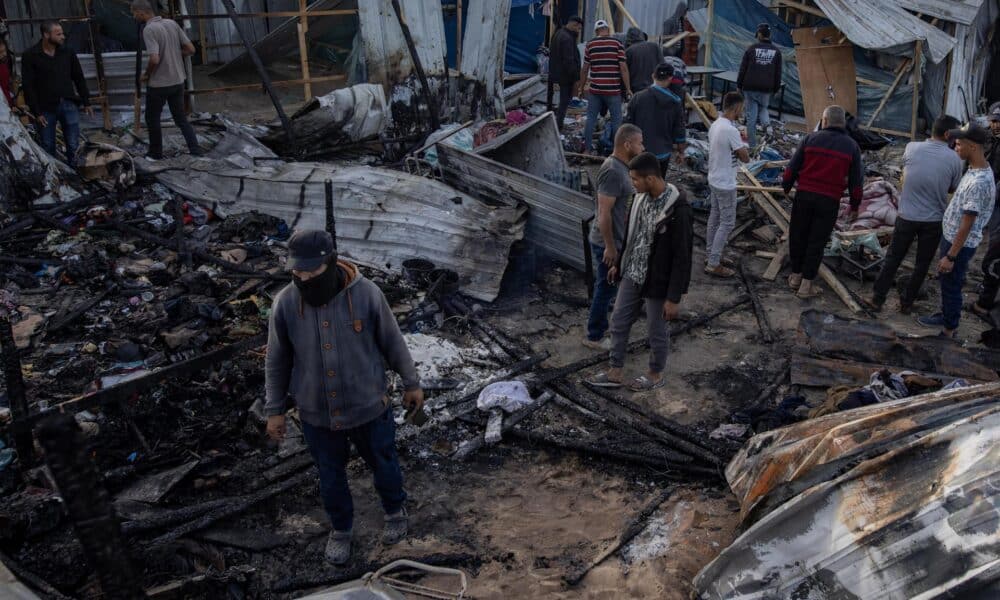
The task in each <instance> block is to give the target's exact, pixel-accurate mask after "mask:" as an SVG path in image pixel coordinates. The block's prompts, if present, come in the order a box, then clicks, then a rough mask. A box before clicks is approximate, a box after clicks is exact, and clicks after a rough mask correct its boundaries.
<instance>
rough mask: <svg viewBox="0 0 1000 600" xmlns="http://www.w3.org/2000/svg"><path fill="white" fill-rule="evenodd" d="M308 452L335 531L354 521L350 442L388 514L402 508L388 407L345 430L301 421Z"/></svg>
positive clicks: (399, 472) (403, 495) (400, 478)
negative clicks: (368, 470)
mask: <svg viewBox="0 0 1000 600" xmlns="http://www.w3.org/2000/svg"><path fill="white" fill-rule="evenodd" d="M302 435H303V436H304V437H305V440H306V445H307V446H309V453H310V454H312V457H313V460H315V461H316V467H317V468H318V469H319V493H320V496H321V497H322V499H323V507H324V508H325V509H326V514H327V515H328V516H329V517H330V524H331V525H333V528H334V530H336V531H349V530H350V529H351V527H352V525H353V523H354V501H353V499H352V498H351V488H350V486H349V485H348V483H347V461H348V460H349V459H350V457H351V444H352V443H353V444H354V447H355V448H357V449H358V454H360V455H361V458H362V459H364V461H365V462H366V463H368V466H369V467H370V468H371V469H372V471H373V472H374V474H375V489H376V490H377V491H378V495H379V497H380V498H381V499H382V508H383V509H384V510H385V513H386V514H387V515H390V514H393V513H397V512H399V511H400V509H402V508H403V502H404V501H405V500H406V492H404V491H403V472H402V470H401V469H400V468H399V456H397V454H396V422H395V421H393V420H392V410H391V409H387V410H386V411H385V412H384V413H382V414H381V415H380V416H378V417H376V418H375V419H374V420H372V421H369V422H368V423H365V424H364V425H360V426H358V427H355V428H354V429H348V430H346V431H334V430H332V429H327V428H325V427H315V426H313V425H309V424H308V423H305V422H303V423H302Z"/></svg>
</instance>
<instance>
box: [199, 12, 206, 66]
mask: <svg viewBox="0 0 1000 600" xmlns="http://www.w3.org/2000/svg"><path fill="white" fill-rule="evenodd" d="M197 10H198V14H201V13H203V12H205V0H198V4H197ZM198 40H199V41H200V42H201V64H202V65H207V64H208V37H207V36H206V34H205V23H204V22H201V23H198Z"/></svg>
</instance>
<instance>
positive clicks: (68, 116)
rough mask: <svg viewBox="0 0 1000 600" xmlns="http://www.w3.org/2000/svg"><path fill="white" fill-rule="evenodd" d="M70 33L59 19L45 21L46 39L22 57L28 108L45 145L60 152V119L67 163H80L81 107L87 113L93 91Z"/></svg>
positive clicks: (23, 80) (43, 31)
mask: <svg viewBox="0 0 1000 600" xmlns="http://www.w3.org/2000/svg"><path fill="white" fill-rule="evenodd" d="M65 43H66V34H65V33H63V28H62V26H61V25H60V24H59V23H57V22H56V21H46V22H44V23H42V39H41V41H39V42H38V43H37V44H35V45H34V46H32V47H31V48H30V49H29V50H28V51H27V52H25V53H24V56H22V57H21V87H22V89H24V100H25V102H26V103H27V104H28V110H30V111H31V114H33V115H34V117H35V122H36V123H37V124H38V126H39V127H41V130H42V148H45V151H46V152H48V153H49V154H51V155H52V156H55V155H56V123H58V124H60V125H62V130H63V139H64V141H65V142H66V164H68V165H70V166H74V165H75V164H76V150H77V148H78V147H79V146H80V107H81V106H82V107H83V110H84V112H85V113H87V115H93V114H94V110H93V109H92V108H90V91H89V90H88V89H87V80H86V79H85V78H84V76H83V69H82V68H80V61H79V60H78V59H77V57H76V54H75V53H74V52H73V51H72V50H70V49H68V48H65V47H64V46H63V44H65Z"/></svg>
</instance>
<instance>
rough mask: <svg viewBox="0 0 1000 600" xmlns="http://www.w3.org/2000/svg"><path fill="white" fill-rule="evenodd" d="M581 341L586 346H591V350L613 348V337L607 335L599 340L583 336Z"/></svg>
mask: <svg viewBox="0 0 1000 600" xmlns="http://www.w3.org/2000/svg"><path fill="white" fill-rule="evenodd" d="M580 343H581V344H583V347H584V348H590V349H591V350H611V338H607V337H603V338H601V339H599V340H592V339H590V338H583V341H582V342H580Z"/></svg>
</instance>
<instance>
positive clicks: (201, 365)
mask: <svg viewBox="0 0 1000 600" xmlns="http://www.w3.org/2000/svg"><path fill="white" fill-rule="evenodd" d="M265 343H267V334H260V335H256V336H254V337H252V338H247V339H245V340H242V341H239V342H236V343H235V344H230V345H228V346H223V347H222V348H219V349H218V350H213V351H211V352H207V353H205V354H202V355H201V356H196V357H194V358H191V359H188V360H185V361H183V362H179V363H176V364H173V365H170V366H169V367H164V368H162V369H157V370H156V371H153V372H151V373H148V374H146V375H143V376H142V377H137V378H135V379H131V380H129V381H126V382H124V383H120V384H118V385H115V386H112V387H109V388H105V389H103V390H98V391H96V392H92V393H90V394H86V395H83V396H80V397H78V398H74V399H72V400H67V401H66V402H63V403H62V404H57V405H55V406H53V407H52V408H51V410H49V411H46V412H42V413H38V414H34V415H30V416H29V417H27V418H26V419H24V420H22V421H21V422H20V423H17V422H16V421H15V422H14V423H11V424H10V425H9V426H8V428H9V429H11V430H13V431H15V432H18V431H22V430H29V431H30V428H31V427H33V426H34V425H35V424H36V423H38V422H39V421H40V420H42V419H44V418H45V417H46V415H48V414H50V413H51V412H60V413H70V414H72V413H77V412H80V411H82V410H88V409H91V408H95V407H98V406H105V405H109V404H117V403H118V401H119V400H126V399H129V398H131V397H132V395H133V394H137V393H140V392H144V391H146V390H148V389H149V388H151V387H152V386H154V385H157V384H159V383H161V382H163V381H166V380H168V379H179V378H181V377H186V376H188V375H191V374H194V373H198V372H200V371H203V370H205V369H207V368H208V367H210V366H212V365H214V364H216V363H219V362H222V361H224V360H229V359H230V358H233V357H235V356H239V355H240V354H242V353H243V352H246V351H247V350H249V349H251V348H257V347H260V346H263V345H264V344H265Z"/></svg>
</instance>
